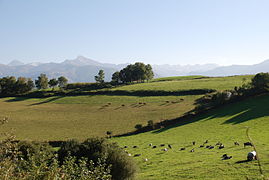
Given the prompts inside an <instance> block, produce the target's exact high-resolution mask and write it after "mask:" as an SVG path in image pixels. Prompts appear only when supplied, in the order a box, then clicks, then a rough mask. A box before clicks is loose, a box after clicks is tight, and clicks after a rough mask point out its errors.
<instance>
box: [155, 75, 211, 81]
mask: <svg viewBox="0 0 269 180" xmlns="http://www.w3.org/2000/svg"><path fill="white" fill-rule="evenodd" d="M202 78H207V77H206V76H199V75H197V76H172V77H162V78H155V79H152V80H151V82H158V81H179V80H188V79H189V80H190V79H202Z"/></svg>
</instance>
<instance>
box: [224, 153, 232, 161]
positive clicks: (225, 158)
mask: <svg viewBox="0 0 269 180" xmlns="http://www.w3.org/2000/svg"><path fill="white" fill-rule="evenodd" d="M232 157H233V156H228V155H227V154H223V155H222V160H227V159H231V158H232Z"/></svg>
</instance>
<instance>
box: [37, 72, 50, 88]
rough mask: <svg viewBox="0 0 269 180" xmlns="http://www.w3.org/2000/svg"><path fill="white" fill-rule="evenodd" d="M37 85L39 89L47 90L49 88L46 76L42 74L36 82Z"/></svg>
mask: <svg viewBox="0 0 269 180" xmlns="http://www.w3.org/2000/svg"><path fill="white" fill-rule="evenodd" d="M35 85H36V88H37V89H47V88H48V78H47V76H46V74H40V76H38V78H37V80H35Z"/></svg>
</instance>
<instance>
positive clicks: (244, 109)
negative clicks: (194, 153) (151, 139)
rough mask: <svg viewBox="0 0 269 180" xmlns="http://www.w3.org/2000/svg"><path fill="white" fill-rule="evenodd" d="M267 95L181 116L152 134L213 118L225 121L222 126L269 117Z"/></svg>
mask: <svg viewBox="0 0 269 180" xmlns="http://www.w3.org/2000/svg"><path fill="white" fill-rule="evenodd" d="M268 102H269V95H263V96H257V97H253V98H249V99H247V100H244V101H241V102H236V103H233V104H229V105H225V106H223V107H219V108H217V109H212V110H210V111H208V112H206V113H205V112H204V113H199V114H197V115H192V116H190V115H189V116H183V117H179V118H176V119H171V120H166V121H164V122H162V123H161V125H162V126H163V128H161V129H158V130H155V131H153V132H152V133H161V132H164V131H166V130H169V129H172V128H176V127H179V126H184V125H187V124H190V123H194V122H197V121H201V120H205V119H206V121H208V120H212V119H214V118H223V117H227V119H226V120H225V121H224V122H223V123H222V124H240V123H244V122H247V121H250V120H253V119H256V118H261V117H266V116H269V106H268Z"/></svg>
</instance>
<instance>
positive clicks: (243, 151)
mask: <svg viewBox="0 0 269 180" xmlns="http://www.w3.org/2000/svg"><path fill="white" fill-rule="evenodd" d="M268 101H269V95H265V96H259V97H255V98H250V99H248V100H245V101H243V102H238V103H235V104H231V105H227V106H225V107H222V108H218V109H215V110H212V111H210V112H208V113H206V114H204V115H202V116H199V117H196V118H195V119H193V120H191V121H190V123H187V124H184V123H182V124H181V123H179V124H177V125H175V126H170V127H167V128H164V129H161V130H154V131H151V132H146V133H142V134H138V135H133V136H129V137H120V138H113V139H112V141H115V142H117V143H119V144H120V145H121V146H128V148H126V150H127V151H128V152H129V153H131V154H132V155H134V154H141V156H139V157H135V159H136V161H137V163H138V164H139V166H140V168H141V172H140V173H139V175H138V179H145V180H150V179H152V180H153V179H171V180H172V179H246V178H249V179H261V176H260V174H259V170H258V163H257V161H252V162H244V160H246V156H247V153H248V152H250V151H252V150H253V148H251V147H246V148H244V147H243V142H247V141H248V139H247V137H246V133H245V132H246V127H250V136H251V137H252V139H253V141H254V144H255V145H256V147H257V149H258V153H259V157H260V160H261V164H262V167H263V169H264V173H265V175H266V176H267V177H268V176H269V162H268V159H269V146H268V144H269V131H268V127H269V117H268V115H269V106H268ZM206 140H208V141H209V143H208V145H215V144H216V143H217V142H222V143H223V144H224V146H225V148H224V149H217V148H214V149H212V150H209V149H206V148H199V146H200V145H201V144H203V142H205V141H206ZM193 141H195V142H196V145H195V146H193V145H192V142H193ZM235 141H238V142H239V143H240V146H235V145H234V142H235ZM149 143H152V144H153V145H157V148H156V149H152V147H150V146H149V145H148V144H149ZM163 143H164V144H166V147H167V144H171V145H172V149H169V148H168V149H169V150H168V152H164V151H161V149H162V148H164V147H160V146H159V145H160V144H163ZM134 145H136V146H138V148H132V146H134ZM182 147H185V148H186V150H184V151H179V149H180V148H182ZM192 148H194V150H195V151H194V152H192V153H191V152H190V150H191V149H192ZM223 154H228V155H231V156H233V158H232V159H230V160H221V156H222V155H223ZM145 158H147V159H148V161H147V162H145V161H144V159H145Z"/></svg>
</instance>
